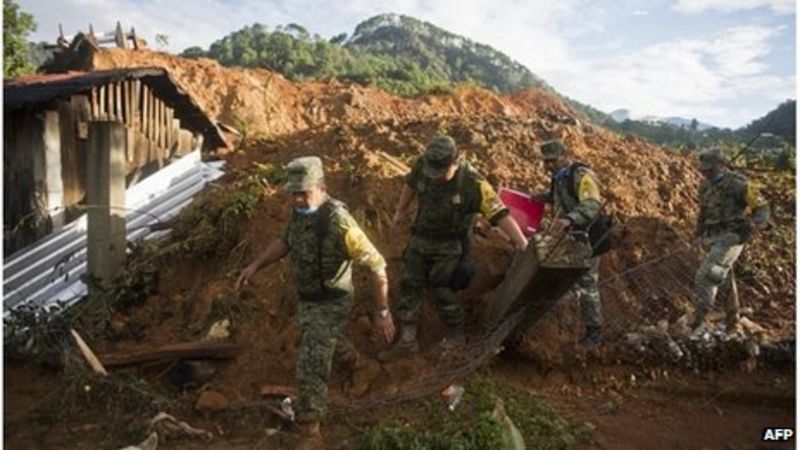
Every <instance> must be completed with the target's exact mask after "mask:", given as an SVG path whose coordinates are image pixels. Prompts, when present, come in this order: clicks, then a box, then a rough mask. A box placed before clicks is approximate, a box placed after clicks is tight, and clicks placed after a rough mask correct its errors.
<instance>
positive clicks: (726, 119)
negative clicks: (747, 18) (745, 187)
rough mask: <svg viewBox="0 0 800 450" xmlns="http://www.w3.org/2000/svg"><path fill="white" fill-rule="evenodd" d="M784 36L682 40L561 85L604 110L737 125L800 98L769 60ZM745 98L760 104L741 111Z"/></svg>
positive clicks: (578, 70)
mask: <svg viewBox="0 0 800 450" xmlns="http://www.w3.org/2000/svg"><path fill="white" fill-rule="evenodd" d="M781 31H782V29H780V28H777V29H769V28H765V27H758V26H742V27H733V28H729V29H726V30H724V31H723V32H720V33H717V34H714V35H711V36H708V37H706V38H704V39H675V40H672V41H667V42H663V43H659V44H654V45H650V46H647V47H645V48H642V49H640V50H638V51H635V52H632V53H627V54H620V55H618V56H614V57H610V58H597V59H589V60H583V61H582V62H580V63H578V64H576V65H573V66H572V67H570V68H569V69H568V70H564V71H562V72H561V73H559V74H554V75H555V76H556V78H555V79H559V80H561V83H559V84H558V85H557V87H558V88H561V89H562V90H563V91H565V92H567V93H568V94H570V95H571V96H573V97H575V98H578V99H580V100H582V101H585V102H588V103H589V104H592V105H594V106H595V107H598V108H600V109H604V110H608V111H610V110H613V109H616V108H618V107H626V108H628V109H631V110H633V111H635V112H636V113H638V114H642V115H655V116H670V115H681V116H685V117H698V118H700V119H701V120H703V121H705V122H709V123H713V124H718V125H722V126H731V127H735V126H740V125H742V124H744V123H746V122H747V121H749V120H752V119H753V118H754V117H757V116H758V115H759V114H761V113H762V111H760V110H761V109H765V108H766V109H770V108H771V107H774V106H775V105H776V104H777V103H778V102H780V101H783V100H784V99H786V98H789V97H793V96H794V90H795V84H794V78H793V77H789V76H787V77H779V76H775V75H771V74H770V73H769V72H768V69H769V67H768V65H767V64H766V62H765V61H764V58H765V57H766V56H767V55H768V54H769V52H770V40H771V39H773V38H774V37H775V36H777V35H778V34H779V33H781ZM586 74H590V75H589V77H588V78H587V75H586ZM745 99H750V100H751V102H750V103H751V104H752V105H757V106H753V107H751V108H746V107H741V106H740V105H741V102H742V100H745ZM754 109H758V110H759V111H754ZM763 112H765V111H763Z"/></svg>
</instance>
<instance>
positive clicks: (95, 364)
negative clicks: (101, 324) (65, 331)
mask: <svg viewBox="0 0 800 450" xmlns="http://www.w3.org/2000/svg"><path fill="white" fill-rule="evenodd" d="M69 332H70V333H72V337H73V338H75V342H76V343H77V344H78V348H79V349H80V351H81V354H82V355H83V358H84V359H85V360H86V362H87V363H89V366H90V367H91V368H92V370H93V371H94V373H96V374H98V375H103V376H107V375H108V372H106V368H105V367H103V364H102V363H101V362H100V360H99V359H97V356H96V355H95V354H94V352H93V351H92V349H91V348H89V345H88V344H86V342H84V340H83V338H82V337H81V335H80V334H78V332H77V331H75V330H73V329H70V330H69Z"/></svg>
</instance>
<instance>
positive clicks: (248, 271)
mask: <svg viewBox="0 0 800 450" xmlns="http://www.w3.org/2000/svg"><path fill="white" fill-rule="evenodd" d="M257 270H258V268H257V267H255V266H253V265H252V264H251V265H249V266H247V267H245V268H244V269H243V270H242V273H241V274H240V275H239V278H237V279H236V290H237V291H238V290H239V289H241V287H242V286H243V285H246V284H247V283H248V282H249V281H250V278H251V277H252V276H253V275H254V274H255V273H256V271H257Z"/></svg>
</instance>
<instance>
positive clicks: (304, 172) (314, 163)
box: [283, 156, 325, 192]
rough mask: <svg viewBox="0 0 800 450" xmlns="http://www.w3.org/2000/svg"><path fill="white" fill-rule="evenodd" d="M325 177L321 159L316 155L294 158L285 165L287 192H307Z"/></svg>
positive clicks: (285, 186) (285, 187)
mask: <svg viewBox="0 0 800 450" xmlns="http://www.w3.org/2000/svg"><path fill="white" fill-rule="evenodd" d="M324 179H325V175H324V174H323V172H322V160H321V159H319V158H318V157H316V156H303V157H300V158H295V159H293V160H291V161H290V162H289V164H287V165H286V184H285V185H283V188H284V189H286V190H287V191H289V192H307V191H310V190H311V189H312V188H314V187H315V186H318V185H319V184H320V182H321V181H323V180H324Z"/></svg>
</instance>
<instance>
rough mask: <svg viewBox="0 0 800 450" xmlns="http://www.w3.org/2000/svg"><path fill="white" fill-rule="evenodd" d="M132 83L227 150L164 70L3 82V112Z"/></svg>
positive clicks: (56, 75) (34, 77) (72, 74)
mask: <svg viewBox="0 0 800 450" xmlns="http://www.w3.org/2000/svg"><path fill="white" fill-rule="evenodd" d="M130 79H139V80H141V81H142V83H144V84H146V85H147V86H148V87H149V88H150V89H152V90H153V92H154V93H155V94H156V96H157V97H158V98H160V99H161V100H162V101H163V102H164V103H166V104H167V105H168V106H169V107H171V108H173V109H174V110H175V117H176V118H178V119H180V120H181V125H182V126H185V127H186V128H187V129H188V130H191V131H194V132H196V133H200V134H202V135H203V136H204V137H205V139H206V140H207V142H208V143H209V144H210V145H212V147H227V146H228V143H227V142H226V141H225V138H224V137H223V135H222V132H221V131H220V130H219V128H218V127H217V125H216V123H215V122H214V121H213V120H211V118H210V117H209V116H208V115H207V114H206V113H205V112H204V111H203V109H202V108H201V107H200V105H199V104H197V102H196V101H195V100H194V99H193V98H192V97H191V96H190V95H189V94H188V93H187V92H186V91H184V90H183V89H182V88H181V87H180V85H179V84H178V83H177V82H176V81H175V80H174V79H173V78H172V76H171V75H170V74H169V72H168V71H167V70H166V69H164V68H162V67H140V68H130V69H112V70H97V71H92V72H64V73H53V74H36V75H29V76H24V77H18V78H12V79H9V80H4V82H3V108H4V110H5V112H6V113H8V112H9V111H13V110H16V109H23V108H37V107H39V106H41V105H43V104H47V103H49V102H51V101H53V100H55V99H57V98H67V97H69V96H71V95H74V94H82V93H83V94H85V93H88V92H89V91H91V89H92V88H94V87H96V86H103V85H106V84H109V83H118V82H121V81H125V80H130Z"/></svg>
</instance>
